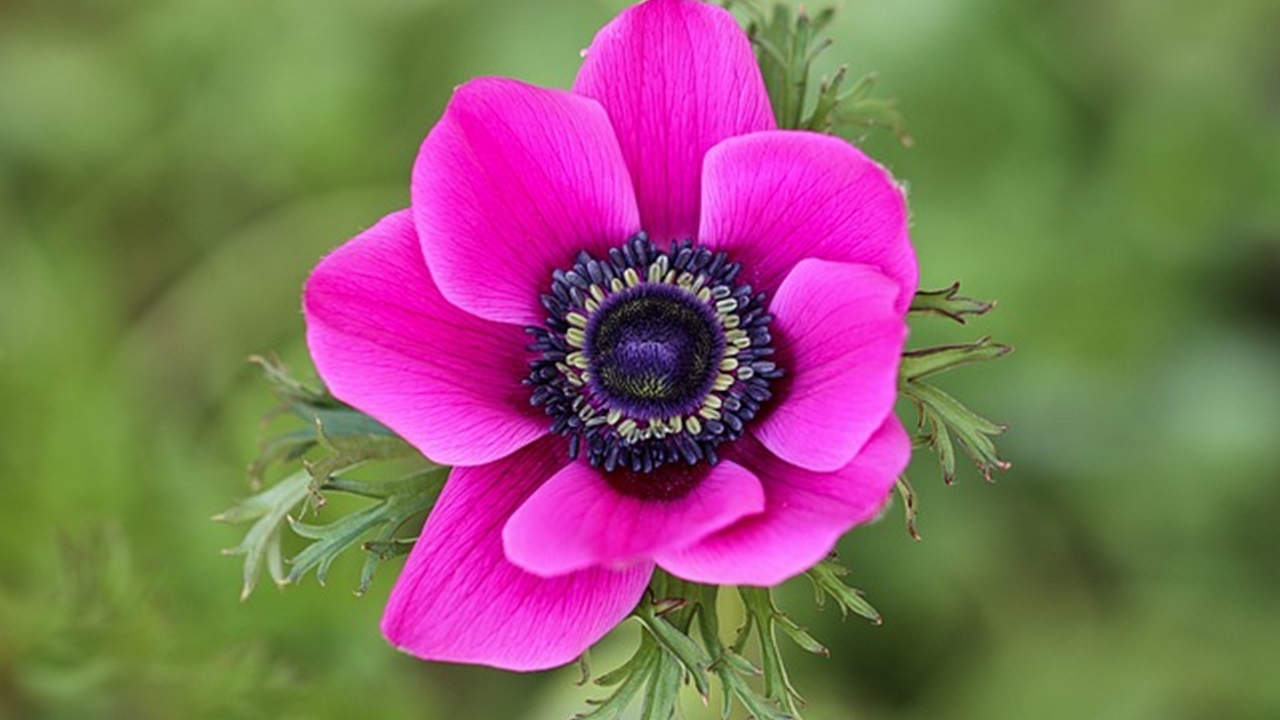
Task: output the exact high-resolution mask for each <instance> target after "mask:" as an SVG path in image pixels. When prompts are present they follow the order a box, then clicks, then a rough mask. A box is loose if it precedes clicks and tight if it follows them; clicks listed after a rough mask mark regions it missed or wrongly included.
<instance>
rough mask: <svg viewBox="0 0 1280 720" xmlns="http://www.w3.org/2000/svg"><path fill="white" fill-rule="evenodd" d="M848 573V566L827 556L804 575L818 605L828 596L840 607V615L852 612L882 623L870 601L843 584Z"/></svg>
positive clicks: (878, 623) (876, 622) (846, 615)
mask: <svg viewBox="0 0 1280 720" xmlns="http://www.w3.org/2000/svg"><path fill="white" fill-rule="evenodd" d="M848 574H849V569H848V568H846V567H844V566H843V565H841V564H840V563H838V562H836V560H834V559H833V558H827V559H826V560H823V561H822V562H820V563H818V564H817V565H814V566H813V567H811V568H809V570H808V572H806V573H805V576H806V577H808V578H809V580H810V581H812V582H813V589H814V592H815V593H816V600H817V602H818V606H819V607H821V606H822V605H823V604H825V603H826V599H827V598H828V597H829V598H831V599H832V600H834V601H835V602H836V606H837V607H839V608H840V614H841V615H842V616H845V617H848V615H849V613H853V614H854V615H858V616H860V617H864V618H866V619H867V620H870V621H871V622H873V623H875V624H876V625H880V624H881V623H883V622H884V621H883V619H882V618H881V617H880V613H879V612H877V611H876V609H875V608H874V607H871V603H869V602H867V601H866V598H864V597H862V593H861V592H859V591H858V590H855V589H854V588H851V587H849V586H848V585H846V584H845V582H844V579H843V578H844V577H845V576H846V575H848Z"/></svg>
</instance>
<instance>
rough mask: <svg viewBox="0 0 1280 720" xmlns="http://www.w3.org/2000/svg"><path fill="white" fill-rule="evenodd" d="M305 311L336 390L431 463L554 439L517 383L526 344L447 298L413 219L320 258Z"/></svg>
mask: <svg viewBox="0 0 1280 720" xmlns="http://www.w3.org/2000/svg"><path fill="white" fill-rule="evenodd" d="M303 307H304V310H305V312H306V317H307V345H308V346H309V347H310V349H311V357H312V358H313V359H314V360H315V364H316V368H317V369H318V370H319V371H320V376H321V377H322V378H324V381H325V383H326V384H327V385H328V386H329V389H330V390H331V391H332V392H333V394H334V395H336V396H337V397H338V398H339V399H341V400H343V401H344V402H347V403H350V404H351V405H354V406H355V407H358V408H360V409H361V410H363V411H364V412H366V413H368V414H370V415H372V416H373V417H375V418H377V419H378V420H380V421H382V422H383V423H385V424H386V425H387V426H388V427H390V428H391V429H392V430H395V431H396V432H397V433H399V434H400V435H401V436H402V437H404V438H405V439H406V440H408V441H409V442H410V443H412V444H413V445H414V447H416V448H418V449H419V450H421V451H422V452H423V454H425V455H426V456H427V457H429V458H431V459H432V460H434V461H436V462H439V463H443V464H447V465H455V464H456V465H477V464H481V463H487V462H490V461H492V460H496V459H498V458H500V457H503V456H504V455H507V454H509V453H511V452H512V451H514V450H516V449H517V448H520V447H522V446H524V445H525V444H527V443H530V442H532V441H533V440H536V439H537V438H539V437H541V436H542V435H545V434H546V432H547V427H548V425H547V420H546V418H545V417H544V416H543V415H542V413H541V412H540V411H539V410H538V409H537V408H534V407H531V406H530V404H529V389H528V388H526V387H523V386H522V385H521V384H520V381H521V380H522V379H523V378H524V377H525V376H527V375H528V373H529V365H528V359H527V358H526V353H525V351H524V347H525V346H526V345H528V343H529V338H528V336H527V335H526V334H525V333H524V331H523V329H522V328H520V327H517V326H515V325H505V324H500V323H494V322H489V321H487V320H482V319H480V318H478V317H475V316H473V315H468V314H467V313H465V312H463V311H462V310H459V309H458V308H456V307H454V306H453V305H450V304H449V303H448V302H447V301H445V299H444V297H442V296H441V295H440V291H439V290H437V289H436V286H435V283H433V282H432V280H431V275H429V274H428V273H427V266H426V265H425V264H424V263H423V261H422V252H421V250H420V248H419V244H418V236H417V233H415V232H414V229H413V220H412V218H411V217H410V214H409V211H407V210H402V211H400V212H397V213H392V214H391V215H388V216H387V217H385V218H383V219H382V221H380V222H379V223H378V224H377V225H375V226H374V227H372V228H371V229H369V230H367V231H365V232H364V233H362V234H360V235H359V236H357V237H356V238H355V239H354V240H351V241H350V242H348V243H347V244H345V245H343V246H342V247H340V248H338V249H337V250H335V251H334V252H333V253H332V254H331V255H329V256H328V257H326V258H325V259H324V260H323V261H321V263H320V265H319V266H318V267H316V269H315V271H314V272H312V274H311V278H310V279H309V280H308V281H307V287H306V292H305V293H304V297H303Z"/></svg>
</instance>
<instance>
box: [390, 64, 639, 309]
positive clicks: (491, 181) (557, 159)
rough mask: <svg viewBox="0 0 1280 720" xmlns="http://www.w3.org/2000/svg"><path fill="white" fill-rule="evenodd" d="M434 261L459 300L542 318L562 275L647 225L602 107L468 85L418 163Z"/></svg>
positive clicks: (418, 214) (425, 231) (494, 81)
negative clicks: (582, 256)
mask: <svg viewBox="0 0 1280 720" xmlns="http://www.w3.org/2000/svg"><path fill="white" fill-rule="evenodd" d="M412 192H413V212H414V220H415V221H416V222H417V226H418V233H419V235H420V236H421V238H422V250H423V254H424V255H426V258H427V265H428V266H430V267H431V273H432V275H433V276H434V277H435V279H436V283H437V284H439V286H440V291H441V292H442V293H444V296H445V297H446V298H448V299H449V301H450V302H452V303H453V304H455V305H457V306H458V307H460V308H462V309H464V310H467V311H469V312H472V313H474V314H476V315H479V316H481V317H485V318H488V319H490V320H496V321H500V322H512V323H520V324H524V325H532V324H537V323H541V321H542V319H543V315H544V312H543V310H542V308H541V307H540V306H539V304H538V296H539V294H541V293H543V292H545V291H546V290H547V287H548V285H549V284H550V283H551V271H552V270H553V269H555V268H560V267H566V266H568V265H570V264H572V262H573V260H574V258H575V257H576V256H577V254H578V252H579V251H580V250H586V251H588V252H592V253H595V254H597V256H598V257H599V256H602V254H603V253H604V252H605V251H607V250H608V249H609V248H611V247H614V246H616V245H618V244H621V243H622V242H624V241H625V240H627V238H629V237H631V236H632V235H634V234H635V233H636V232H638V231H639V230H640V219H639V214H638V212H637V210H636V202H635V194H634V192H633V191H632V188H631V178H630V177H629V176H628V174H627V169H626V166H625V164H624V163H623V160H622V152H621V150H620V149H619V148H618V141H617V139H616V138H615V137H614V135H613V128H612V127H611V126H610V125H609V119H608V117H606V116H605V113H604V111H603V110H602V109H601V108H600V106H599V105H598V104H596V103H594V102H591V101H590V100H586V99H584V98H580V97H576V96H574V95H572V94H570V93H567V92H563V91H560V90H545V89H542V88H537V87H533V86H531V85H525V84H523V83H519V82H516V81H514V80H505V79H501V78H481V79H478V80H473V81H471V82H469V83H467V84H466V85H463V86H462V87H460V88H458V90H457V92H456V93H455V94H454V96H453V99H452V100H450V101H449V106H448V108H446V109H445V112H444V116H443V117H442V118H440V122H439V123H437V124H436V126H435V128H433V129H432V130H431V133H430V134H429V135H427V139H426V140H425V141H423V143H422V149H421V151H420V152H419V154H418V160H417V163H416V164H415V165H414V167H413V188H412Z"/></svg>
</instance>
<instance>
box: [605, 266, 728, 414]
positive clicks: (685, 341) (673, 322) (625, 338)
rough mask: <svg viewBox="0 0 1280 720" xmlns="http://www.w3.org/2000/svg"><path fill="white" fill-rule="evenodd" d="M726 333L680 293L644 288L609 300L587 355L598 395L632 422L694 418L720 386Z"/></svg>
mask: <svg viewBox="0 0 1280 720" xmlns="http://www.w3.org/2000/svg"><path fill="white" fill-rule="evenodd" d="M723 352H724V331H723V329H722V328H721V327H720V326H719V323H718V322H717V318H716V315H715V313H714V312H713V311H712V310H711V308H709V307H708V306H707V304H706V303H704V302H702V301H700V300H698V298H697V296H695V295H693V294H691V293H689V292H687V291H686V290H683V289H681V288H678V287H674V286H671V285H663V284H645V285H637V286H636V287H631V288H626V289H624V290H623V291H622V292H620V293H617V294H615V295H613V296H611V297H609V298H607V299H606V300H605V302H604V303H602V304H601V307H600V309H599V310H597V311H596V313H595V315H594V316H593V317H592V322H591V323H590V324H589V325H588V326H587V335H586V342H585V343H584V344H583V353H584V354H585V355H586V356H587V358H588V368H587V370H588V372H589V377H590V378H591V381H592V384H593V386H594V390H595V392H596V393H597V394H599V396H600V397H601V398H603V399H604V400H605V402H606V403H607V404H608V405H610V406H612V407H616V408H620V409H622V410H623V412H625V413H626V414H627V415H628V416H629V417H633V418H637V419H643V420H658V419H662V418H667V417H672V416H675V415H687V414H689V413H691V412H696V411H697V410H698V409H699V408H700V407H701V405H702V400H703V398H705V397H706V396H707V393H708V392H709V391H710V390H711V387H712V385H713V384H714V383H715V379H716V375H717V365H718V363H719V361H720V359H721V358H722V356H723Z"/></svg>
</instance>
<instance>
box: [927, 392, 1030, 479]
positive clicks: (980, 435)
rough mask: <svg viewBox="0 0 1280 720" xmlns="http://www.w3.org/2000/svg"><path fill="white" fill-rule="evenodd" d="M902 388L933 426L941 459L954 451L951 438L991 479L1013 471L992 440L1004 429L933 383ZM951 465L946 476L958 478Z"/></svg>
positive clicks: (946, 471) (986, 476) (945, 472)
mask: <svg viewBox="0 0 1280 720" xmlns="http://www.w3.org/2000/svg"><path fill="white" fill-rule="evenodd" d="M902 389H903V392H904V393H905V394H906V395H907V397H909V398H911V399H912V400H913V401H914V402H915V403H916V405H917V407H919V408H920V411H921V419H922V420H924V421H926V422H927V423H928V424H930V425H931V426H932V432H933V435H934V444H935V447H936V449H937V450H938V451H939V457H942V452H943V450H944V449H950V439H951V437H954V438H955V439H956V440H957V441H958V442H959V443H960V446H961V447H962V448H963V449H964V451H965V453H966V454H967V455H969V457H970V458H972V459H973V461H974V463H975V464H976V465H977V466H978V470H979V471H980V472H981V473H982V474H983V477H985V478H986V479H987V480H990V479H991V473H992V471H993V470H1007V469H1009V463H1007V462H1005V461H1004V460H1001V459H1000V457H999V455H998V454H997V451H996V446H995V443H994V442H992V440H991V436H993V435H999V434H1000V433H1002V432H1004V430H1005V428H1004V426H1002V425H997V424H996V423H993V422H991V421H990V420H987V419H986V418H984V417H982V416H981V415H978V414H977V413H975V412H973V411H972V410H970V409H969V408H967V407H965V405H964V404H963V403H961V402H960V401H959V400H956V399H955V398H954V397H952V396H950V395H948V394H947V393H945V392H943V391H942V390H940V389H938V388H937V387H936V386H933V385H930V384H929V383H925V382H919V381H912V382H905V383H902ZM950 462H951V466H950V467H947V466H945V465H944V469H943V472H944V477H953V476H954V460H951V461H950Z"/></svg>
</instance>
